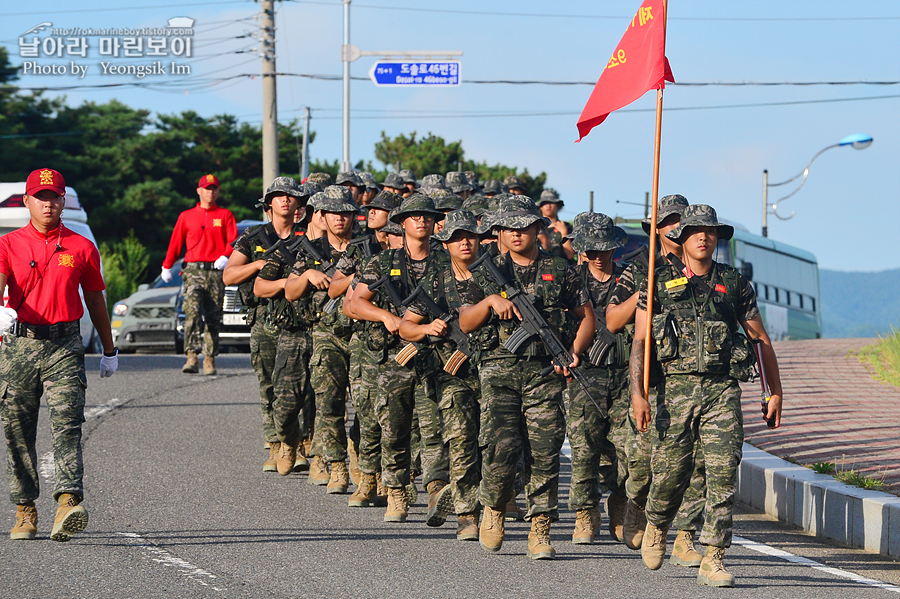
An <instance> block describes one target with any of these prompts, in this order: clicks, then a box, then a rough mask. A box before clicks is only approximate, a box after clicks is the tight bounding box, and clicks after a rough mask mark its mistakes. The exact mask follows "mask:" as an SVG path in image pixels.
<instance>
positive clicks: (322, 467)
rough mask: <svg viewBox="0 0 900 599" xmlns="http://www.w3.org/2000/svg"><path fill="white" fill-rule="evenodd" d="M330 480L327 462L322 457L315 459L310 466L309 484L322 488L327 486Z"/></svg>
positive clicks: (318, 456)
mask: <svg viewBox="0 0 900 599" xmlns="http://www.w3.org/2000/svg"><path fill="white" fill-rule="evenodd" d="M330 480H331V475H330V474H328V466H327V465H326V464H325V460H324V459H323V458H322V456H320V455H317V456H315V457H313V459H312V462H310V464H309V484H311V485H319V486H322V485H327V484H328V482H329V481H330Z"/></svg>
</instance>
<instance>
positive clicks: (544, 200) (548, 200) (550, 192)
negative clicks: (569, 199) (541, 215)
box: [537, 187, 565, 208]
mask: <svg viewBox="0 0 900 599" xmlns="http://www.w3.org/2000/svg"><path fill="white" fill-rule="evenodd" d="M544 204H559V207H560V208H562V207H563V206H564V205H565V203H564V202H563V201H562V200H561V199H559V194H558V193H556V190H555V189H553V188H552V187H548V188H547V189H545V190H544V191H542V192H541V198H540V199H539V200H538V201H537V205H538V208H540V207H541V206H543V205H544Z"/></svg>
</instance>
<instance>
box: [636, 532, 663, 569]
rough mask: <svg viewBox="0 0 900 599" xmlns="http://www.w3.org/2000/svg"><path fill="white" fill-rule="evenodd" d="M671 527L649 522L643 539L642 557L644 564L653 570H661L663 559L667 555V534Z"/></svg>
mask: <svg viewBox="0 0 900 599" xmlns="http://www.w3.org/2000/svg"><path fill="white" fill-rule="evenodd" d="M667 534H669V527H668V526H666V527H662V528H660V527H657V526H654V525H653V523H652V522H647V529H646V530H645V531H644V538H643V539H641V557H642V558H644V564H645V565H646V566H647V567H648V568H650V569H651V570H659V569H660V567H662V563H663V559H665V557H666V535H667Z"/></svg>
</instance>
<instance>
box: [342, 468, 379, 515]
mask: <svg viewBox="0 0 900 599" xmlns="http://www.w3.org/2000/svg"><path fill="white" fill-rule="evenodd" d="M377 491H378V485H377V484H376V483H375V475H374V474H366V473H365V472H360V473H359V484H358V485H357V487H356V491H355V492H354V493H353V495H351V496H350V499H348V500H347V505H348V506H349V507H371V506H372V504H373V503H374V502H375V493H376V492H377Z"/></svg>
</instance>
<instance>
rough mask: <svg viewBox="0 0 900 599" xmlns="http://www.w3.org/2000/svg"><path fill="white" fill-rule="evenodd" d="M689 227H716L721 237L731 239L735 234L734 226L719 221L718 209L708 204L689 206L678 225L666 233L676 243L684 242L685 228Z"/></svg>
mask: <svg viewBox="0 0 900 599" xmlns="http://www.w3.org/2000/svg"><path fill="white" fill-rule="evenodd" d="M688 227H715V228H716V229H718V231H719V239H724V240H726V241H727V240H729V239H731V238H732V236H733V235H734V227H732V226H731V225H726V224H725V223H720V222H719V217H718V216H717V215H716V209H715V208H713V207H712V206H707V205H706V204H694V205H693V206H688V207H687V208H685V209H684V212H682V213H681V222H679V223H678V226H677V227H675V228H674V229H672V230H671V231H669V232H668V233H666V237H668V238H669V239H671V240H672V241H674V242H676V243H682V242H683V241H684V240H683V239H682V237H683V235H684V230H685V229H687V228H688Z"/></svg>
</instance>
